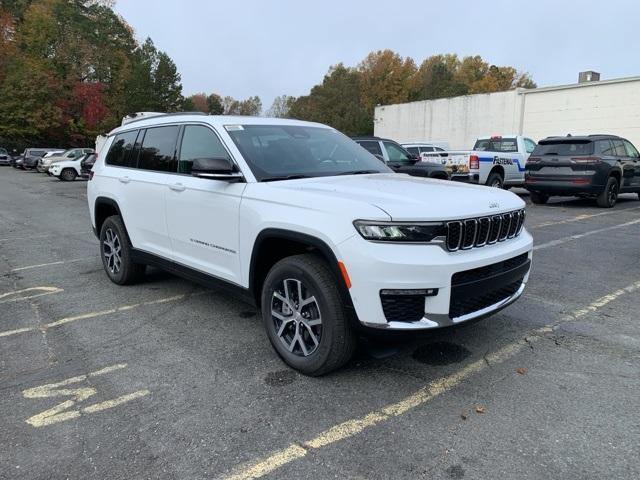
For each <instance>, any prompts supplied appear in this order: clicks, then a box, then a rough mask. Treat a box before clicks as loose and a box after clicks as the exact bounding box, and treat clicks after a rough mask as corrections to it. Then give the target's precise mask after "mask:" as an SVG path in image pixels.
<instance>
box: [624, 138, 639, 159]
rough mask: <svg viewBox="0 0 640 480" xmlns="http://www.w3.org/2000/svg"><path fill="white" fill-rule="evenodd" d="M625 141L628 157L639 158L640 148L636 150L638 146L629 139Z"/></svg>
mask: <svg viewBox="0 0 640 480" xmlns="http://www.w3.org/2000/svg"><path fill="white" fill-rule="evenodd" d="M623 142H624V148H625V149H626V150H627V157H634V158H638V150H636V147H634V146H633V144H632V143H631V142H629V141H628V140H623Z"/></svg>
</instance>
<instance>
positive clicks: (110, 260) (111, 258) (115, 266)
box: [102, 228, 122, 275]
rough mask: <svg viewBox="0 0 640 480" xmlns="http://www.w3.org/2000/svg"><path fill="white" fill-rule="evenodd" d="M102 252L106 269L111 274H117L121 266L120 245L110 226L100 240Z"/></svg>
mask: <svg viewBox="0 0 640 480" xmlns="http://www.w3.org/2000/svg"><path fill="white" fill-rule="evenodd" d="M102 253H103V255H104V258H105V262H106V264H107V269H108V270H109V271H110V272H111V274H113V275H117V274H118V272H119V271H120V268H121V266H122V256H121V254H122V245H121V244H120V238H119V237H118V234H117V233H115V232H114V231H113V230H112V229H111V228H108V229H107V231H106V232H105V234H104V240H103V242H102Z"/></svg>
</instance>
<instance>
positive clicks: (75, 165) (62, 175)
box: [49, 153, 95, 182]
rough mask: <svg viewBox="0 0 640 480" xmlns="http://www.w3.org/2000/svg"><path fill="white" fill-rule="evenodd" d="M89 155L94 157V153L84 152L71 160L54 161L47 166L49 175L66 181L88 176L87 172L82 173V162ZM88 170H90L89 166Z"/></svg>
mask: <svg viewBox="0 0 640 480" xmlns="http://www.w3.org/2000/svg"><path fill="white" fill-rule="evenodd" d="M91 156H93V157H95V154H94V153H85V154H84V155H82V156H80V157H76V158H74V159H73V160H66V161H64V162H56V163H54V164H52V165H51V166H50V167H49V175H51V176H54V177H57V178H58V179H60V180H63V181H66V182H71V181H73V180H75V179H76V178H77V177H86V176H88V174H85V173H83V171H82V162H84V161H85V159H86V158H87V157H91ZM94 163H95V160H94ZM89 170H91V168H90V167H89Z"/></svg>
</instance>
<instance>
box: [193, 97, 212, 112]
mask: <svg viewBox="0 0 640 480" xmlns="http://www.w3.org/2000/svg"><path fill="white" fill-rule="evenodd" d="M189 99H190V100H191V102H192V104H193V109H192V110H194V111H196V112H203V113H208V112H209V106H208V105H207V94H206V93H195V94H193V95H191V96H190V97H189Z"/></svg>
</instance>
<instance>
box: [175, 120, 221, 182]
mask: <svg viewBox="0 0 640 480" xmlns="http://www.w3.org/2000/svg"><path fill="white" fill-rule="evenodd" d="M196 158H229V154H228V153H227V150H226V149H225V148H224V146H223V145H222V142H221V141H220V139H219V138H218V136H217V135H216V134H215V133H213V132H212V131H211V129H210V128H207V127H203V126H201V125H187V126H186V127H185V128H184V135H183V136H182V146H181V147H180V156H179V158H178V173H185V174H190V173H191V167H192V165H193V161H194V160H195V159H196Z"/></svg>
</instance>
